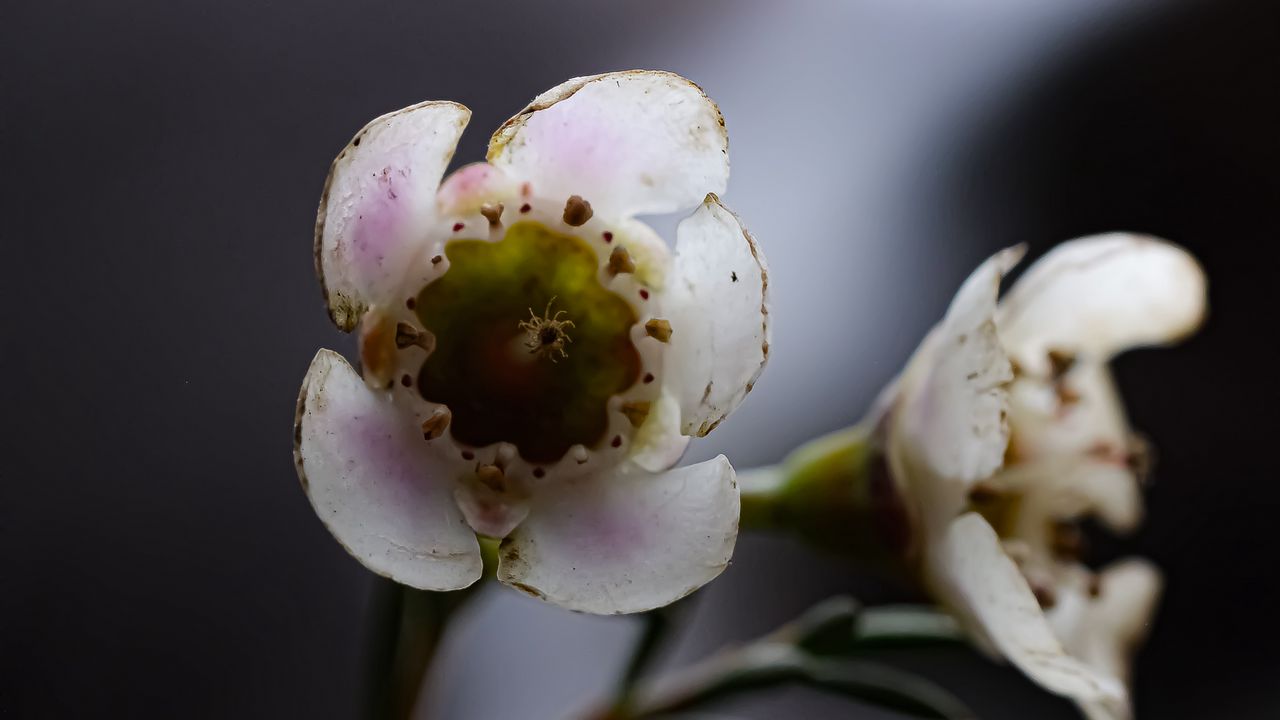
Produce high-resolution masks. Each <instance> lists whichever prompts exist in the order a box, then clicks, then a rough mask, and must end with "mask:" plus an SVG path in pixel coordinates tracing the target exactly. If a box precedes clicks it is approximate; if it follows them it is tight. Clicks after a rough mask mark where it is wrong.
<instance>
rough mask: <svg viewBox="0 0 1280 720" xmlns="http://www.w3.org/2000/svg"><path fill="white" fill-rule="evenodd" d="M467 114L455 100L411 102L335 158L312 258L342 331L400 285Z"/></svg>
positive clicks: (419, 243)
mask: <svg viewBox="0 0 1280 720" xmlns="http://www.w3.org/2000/svg"><path fill="white" fill-rule="evenodd" d="M470 117H471V111H470V110H468V109H467V108H465V107H463V106H462V105H459V104H457V103H452V102H424V103H420V104H418V105H413V106H411V107H407V108H405V109H403V110H398V111H396V112H393V113H389V114H387V115H383V116H382V117H380V118H377V119H376V120H374V121H373V122H370V123H369V124H368V125H366V126H365V127H364V129H362V130H361V131H360V132H359V133H357V134H356V136H355V137H354V138H353V139H352V140H351V142H350V143H348V144H347V147H346V148H344V149H343V150H342V152H341V153H339V154H338V157H337V158H336V159H334V161H333V165H332V167H331V168H330V169H329V177H328V179H327V180H326V181H325V186H324V193H323V194H322V195H321V199H320V209H319V211H318V212H317V215H316V236H315V256H316V258H315V259H316V273H317V274H318V275H319V276H320V284H321V286H322V287H323V288H324V293H325V300H326V302H327V303H328V306H329V316H330V317H331V318H332V319H333V322H334V324H336V325H337V326H338V327H339V328H341V329H342V330H345V331H350V330H351V329H352V328H354V327H355V325H356V323H357V322H359V320H360V316H361V315H363V314H364V311H365V310H366V309H367V308H368V307H369V306H370V305H372V304H374V303H377V302H381V301H385V300H387V298H388V297H390V295H391V294H392V293H393V292H395V291H396V290H398V286H399V284H400V281H401V279H402V278H403V276H404V273H405V269H406V266H407V265H408V264H410V262H411V261H412V259H413V257H414V255H415V254H416V253H417V251H418V250H420V249H421V246H422V243H423V240H424V239H425V237H426V233H427V231H428V229H429V227H430V223H431V220H432V218H433V217H434V216H435V199H436V188H437V187H438V186H439V184H440V177H441V176H442V175H443V174H444V170H445V167H446V166H447V165H448V164H449V160H450V159H451V158H452V157H453V151H454V148H455V147H456V146H457V144H458V138H459V137H461V135H462V131H463V128H465V127H466V125H467V121H468V120H469V119H470Z"/></svg>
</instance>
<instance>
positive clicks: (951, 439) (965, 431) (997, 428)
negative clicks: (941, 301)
mask: <svg viewBox="0 0 1280 720" xmlns="http://www.w3.org/2000/svg"><path fill="white" fill-rule="evenodd" d="M1022 252H1023V251H1022V248H1020V247H1019V248H1010V249H1007V250H1004V251H1002V252H1000V253H998V254H996V255H995V256H993V257H991V258H990V259H988V260H987V261H986V262H984V263H983V264H982V265H981V266H980V267H979V268H978V269H977V270H975V271H974V272H973V274H971V275H970V276H969V278H968V279H967V280H965V282H964V285H962V286H961V287H960V290H959V291H958V292H957V293H956V296H955V299H954V300H952V302H951V306H950V308H948V310H947V315H946V317H945V318H944V319H943V321H942V323H941V324H939V325H938V327H936V328H935V329H934V330H933V332H932V333H931V334H930V336H929V337H928V338H926V340H925V345H924V347H922V349H921V350H920V351H919V352H917V356H916V357H915V358H914V359H913V360H912V363H911V364H912V365H913V366H915V367H912V368H910V369H909V370H908V372H907V375H906V376H905V377H906V380H905V381H904V382H903V383H902V384H901V387H904V388H905V389H906V390H905V392H906V393H907V394H906V396H905V397H904V398H903V399H902V405H901V407H900V410H899V412H900V413H901V420H900V422H901V426H900V427H901V428H902V429H903V431H904V432H905V437H906V442H907V443H909V447H908V448H906V452H907V453H908V454H909V455H911V456H913V457H919V458H923V460H924V462H925V463H926V464H927V466H928V472H929V474H930V475H931V476H934V477H940V478H946V479H949V480H956V481H961V482H964V483H969V482H973V481H975V480H979V479H981V478H984V477H987V476H989V475H990V474H991V473H992V472H994V471H995V470H996V469H997V468H999V467H1000V465H1001V463H1002V462H1003V461H1004V452H1005V447H1006V446H1007V445H1008V442H1009V426H1008V422H1007V419H1006V415H1007V410H1008V391H1007V389H1006V385H1007V384H1008V383H1009V381H1010V380H1012V379H1013V371H1012V368H1011V367H1010V364H1009V359H1008V357H1007V356H1006V355H1005V353H1004V350H1003V348H1002V347H1001V345H1000V338H999V336H998V334H997V331H996V325H995V313H996V298H997V296H998V294H999V291H1000V279H1001V278H1002V277H1003V276H1004V274H1005V273H1007V272H1008V271H1009V270H1010V269H1011V268H1012V267H1013V266H1014V264H1016V263H1017V261H1018V259H1019V258H1020V257H1021V256H1022Z"/></svg>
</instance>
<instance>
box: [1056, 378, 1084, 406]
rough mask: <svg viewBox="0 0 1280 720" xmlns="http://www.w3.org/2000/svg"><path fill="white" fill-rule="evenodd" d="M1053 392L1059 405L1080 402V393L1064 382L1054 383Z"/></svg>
mask: <svg viewBox="0 0 1280 720" xmlns="http://www.w3.org/2000/svg"><path fill="white" fill-rule="evenodd" d="M1053 392H1054V394H1055V395H1057V396H1058V404H1059V405H1061V406H1064V407H1065V406H1069V405H1075V404H1076V403H1078V402H1080V393H1078V392H1076V391H1075V390H1072V389H1071V388H1069V387H1067V384H1066V383H1065V382H1061V381H1060V382H1058V383H1056V384H1055V385H1054V387H1053Z"/></svg>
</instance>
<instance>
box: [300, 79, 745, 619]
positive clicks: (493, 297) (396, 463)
mask: <svg viewBox="0 0 1280 720" xmlns="http://www.w3.org/2000/svg"><path fill="white" fill-rule="evenodd" d="M469 117H470V112H469V111H468V110H467V108H465V107H463V106H461V105H459V104H456V103H452V102H425V103H421V104H418V105H414V106H412V107H408V108H405V109H403V110H400V111H398V112H394V113H391V114H389V115H384V116H382V117H380V118H378V119H376V120H374V121H373V122H371V123H369V124H368V125H367V126H366V127H365V128H364V129H363V130H361V131H360V132H359V133H357V134H356V136H355V138H354V139H352V141H351V142H350V144H348V145H347V147H346V148H345V149H344V150H343V151H342V152H341V153H340V154H339V155H338V157H337V159H336V160H335V161H334V163H333V166H332V169H331V170H330V173H329V179H328V182H327V183H326V184H325V189H324V195H323V198H322V200H321V204H320V210H319V213H318V218H317V222H316V238H315V261H316V270H317V273H318V274H319V277H320V281H321V284H322V285H323V288H324V292H325V298H326V301H327V303H328V307H329V313H330V315H331V317H332V319H333V321H334V323H335V324H337V325H338V327H339V328H341V329H342V330H344V331H352V330H356V331H358V336H359V352H360V359H361V370H362V375H363V377H361V375H360V374H357V373H356V371H355V370H353V369H352V368H351V366H350V365H348V364H347V362H346V361H345V360H344V359H343V358H342V357H341V356H340V355H338V354H337V353H334V352H331V351H328V350H321V351H320V352H319V354H317V355H316V357H315V360H314V361H313V362H312V364H311V368H310V370H309V371H308V372H307V375H306V379H305V381H304V383H303V387H302V392H301V396H300V398H299V401H298V412H297V426H296V433H295V435H296V452H295V456H296V459H297V465H298V473H299V476H300V477H301V479H302V484H303V487H304V488H305V489H306V491H307V494H308V495H309V497H310V499H311V502H312V504H313V505H314V507H315V510H316V512H317V513H318V514H319V516H320V518H321V519H322V520H323V521H324V523H325V525H326V526H327V527H328V528H329V530H330V531H331V532H332V533H333V535H334V537H335V538H336V539H337V540H338V541H339V542H340V543H341V544H342V545H343V546H344V547H345V548H346V549H347V550H348V552H350V553H351V554H352V555H353V556H355V557H356V558H357V559H358V560H360V562H362V563H363V564H364V565H365V566H366V567H368V568H369V569H371V570H373V571H374V572H376V573H378V574H381V575H384V576H386V577H389V578H391V579H393V580H395V581H397V582H400V583H402V584H405V585H408V586H412V587H415V588H420V589H426V590H438V591H444V590H453V589H459V588H464V587H467V586H469V585H471V584H472V583H474V582H475V581H476V580H477V579H479V578H480V577H481V574H482V560H481V550H480V546H479V544H478V540H477V535H479V536H484V537H490V538H500V539H502V542H501V545H500V547H499V551H498V567H497V571H496V574H497V578H498V579H499V580H500V581H501V582H503V583H506V584H507V585H510V586H513V587H515V588H517V589H519V590H522V591H524V592H526V593H528V594H530V595H533V596H535V597H538V598H541V599H543V600H546V601H548V602H551V603H554V604H556V605H560V606H563V607H566V608H570V609H573V610H578V611H583V612H591V613H631V612H639V611H644V610H649V609H652V608H656V607H660V606H663V605H666V604H668V603H670V602H673V601H674V600H677V599H679V598H680V597H682V596H684V595H686V594H688V593H690V592H692V591H694V590H696V589H697V588H699V587H701V586H702V585H703V584H705V583H707V582H708V581H710V580H711V579H712V578H714V577H715V576H716V575H718V574H719V573H720V572H721V571H722V570H723V569H724V568H725V566H726V565H727V563H728V562H729V558H730V556H731V555H732V552H733V547H734V542H735V539H736V537H737V531H738V516H739V498H738V486H737V481H736V478H735V474H734V471H733V468H732V467H731V466H730V464H729V462H728V461H727V460H726V459H725V458H724V456H720V457H717V458H715V459H714V460H710V461H707V462H703V463H699V464H696V465H691V466H687V467H680V468H675V469H672V467H673V465H674V464H675V463H676V462H677V461H678V459H679V458H680V456H681V454H682V453H683V451H684V449H685V447H686V446H687V444H688V441H689V437H690V436H692V435H697V436H702V435H706V434H707V433H709V432H710V431H711V430H712V429H714V428H715V427H716V425H717V424H718V423H720V422H721V421H722V420H723V419H724V418H725V417H726V416H727V415H728V414H729V413H730V412H731V411H732V410H733V409H734V408H735V407H736V406H737V405H738V404H739V403H740V402H741V401H742V399H743V397H744V396H745V395H746V394H747V393H748V392H749V391H750V390H751V387H752V385H753V383H754V382H755V381H756V378H757V377H758V376H759V374H760V372H761V370H762V369H763V367H764V365H765V362H766V359H767V357H768V354H769V310H768V303H769V300H768V273H767V270H766V265H765V261H764V257H763V255H762V253H761V251H760V249H759V247H758V246H757V245H756V242H755V240H754V239H753V238H752V237H751V235H750V234H748V233H747V232H746V230H745V229H744V228H743V226H742V224H741V223H740V222H739V220H738V218H737V217H736V216H735V215H734V214H733V213H732V212H730V211H729V210H728V209H727V208H726V207H725V206H724V205H723V204H722V203H721V202H720V200H719V198H718V197H717V194H719V193H722V192H724V189H725V186H726V184H727V181H728V175H729V159H728V137H727V135H726V133H725V128H724V121H723V118H722V117H721V115H720V111H719V109H718V108H717V107H716V105H715V103H713V102H712V101H711V100H710V99H708V98H707V96H706V95H705V94H704V93H703V92H702V90H701V89H700V88H698V87H697V86H696V85H694V84H693V83H691V82H689V81H688V80H685V79H684V78H681V77H679V76H677V75H673V74H670V73H664V72H652V71H631V72H618V73H609V74H605V75H597V76H593V77H581V78H575V79H573V80H569V81H568V82H566V83H564V84H562V85H560V86H558V87H556V88H553V89H551V90H549V91H547V92H545V93H543V94H542V95H540V96H538V97H537V98H536V99H535V100H534V101H533V102H532V103H531V104H530V105H529V106H528V107H526V108H525V109H524V110H522V111H521V112H520V113H518V114H517V115H516V116H515V117H513V118H511V119H510V120H508V121H507V122H506V123H505V124H504V125H502V127H500V128H499V129H498V131H497V132H496V133H495V134H494V135H493V137H492V139H491V140H490V142H489V151H488V155H487V162H483V163H476V164H471V165H466V166H463V167H461V168H460V169H458V170H457V171H455V172H454V173H453V174H451V175H450V176H449V177H448V178H446V179H445V180H444V181H443V182H441V177H442V176H443V174H444V170H445V167H446V166H447V165H448V163H449V161H450V159H451V158H452V157H453V152H454V148H455V146H456V145H457V142H458V139H459V136H460V135H461V133H462V131H463V128H464V127H465V125H466V124H467V121H468V119H469ZM688 208H696V209H695V210H694V211H693V214H692V215H690V216H689V217H687V218H686V219H685V220H683V221H682V222H681V223H680V224H679V227H678V229H677V233H676V244H675V251H674V254H673V253H672V252H671V251H670V250H668V248H667V246H666V244H665V243H664V241H663V240H662V239H661V238H660V237H659V236H658V235H657V234H656V233H655V232H654V231H653V230H652V229H651V228H650V227H648V226H647V225H645V224H644V223H643V222H641V221H640V220H638V219H636V216H637V215H639V214H656V213H670V212H675V211H678V210H683V209H688Z"/></svg>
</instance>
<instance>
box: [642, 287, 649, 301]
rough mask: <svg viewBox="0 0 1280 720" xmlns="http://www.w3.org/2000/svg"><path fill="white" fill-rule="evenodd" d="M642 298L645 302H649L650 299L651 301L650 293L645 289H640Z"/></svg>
mask: <svg viewBox="0 0 1280 720" xmlns="http://www.w3.org/2000/svg"><path fill="white" fill-rule="evenodd" d="M640 297H642V298H644V299H645V300H648V299H649V291H648V290H645V289H644V288H640Z"/></svg>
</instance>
